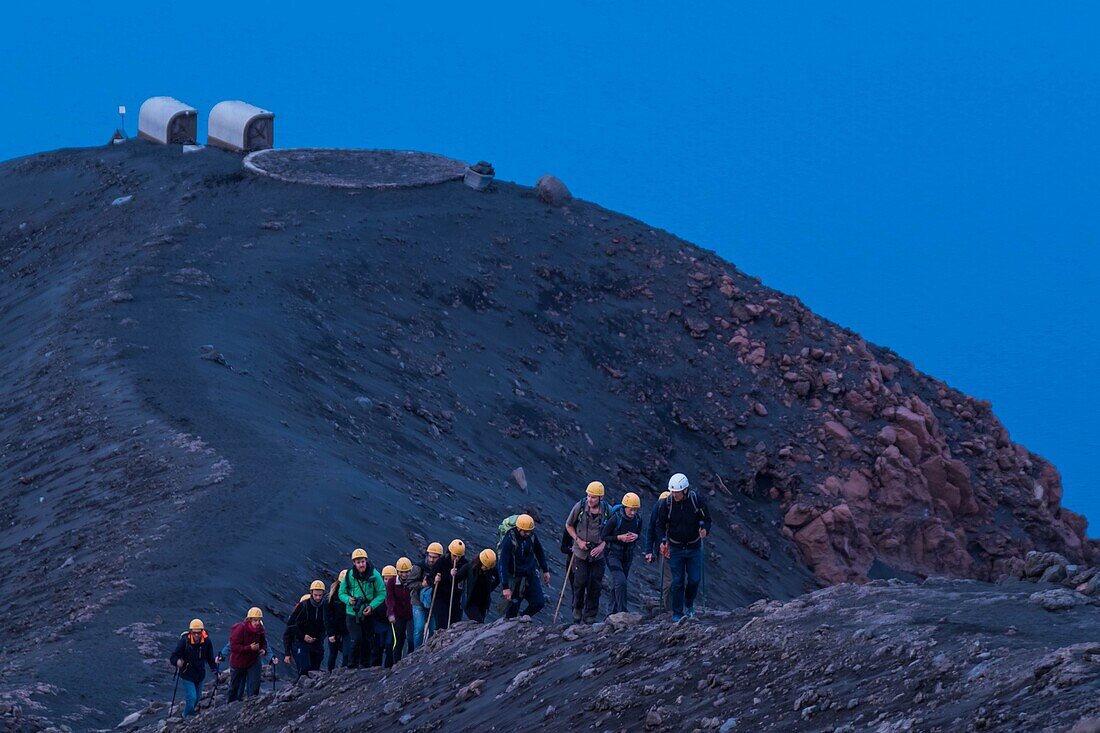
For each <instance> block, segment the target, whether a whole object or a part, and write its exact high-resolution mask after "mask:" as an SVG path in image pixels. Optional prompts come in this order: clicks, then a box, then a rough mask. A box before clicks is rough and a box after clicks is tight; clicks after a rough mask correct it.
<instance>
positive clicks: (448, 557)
mask: <svg viewBox="0 0 1100 733" xmlns="http://www.w3.org/2000/svg"><path fill="white" fill-rule="evenodd" d="M468 562H469V561H468V560H467V559H466V543H465V542H463V541H462V540H451V544H449V545H447V553H446V554H445V555H443V556H442V557H440V558H439V559H438V560H436V562H435V565H434V566H432V570H431V573H430V575H429V576H428V581H429V582H430V583H431V585H432V587H433V588H435V590H434V591H433V593H436V594H437V598H436V599H435V601H434V602H433V603H432V618H433V619H434V620H435V627H434V628H436V629H446V628H449V627H450V625H451V624H453V623H454V622H455V621H461V620H462V591H461V590H459V588H458V582H459V581H458V579H457V576H458V571H459V569H460V568H464V567H466V565H467V563H468Z"/></svg>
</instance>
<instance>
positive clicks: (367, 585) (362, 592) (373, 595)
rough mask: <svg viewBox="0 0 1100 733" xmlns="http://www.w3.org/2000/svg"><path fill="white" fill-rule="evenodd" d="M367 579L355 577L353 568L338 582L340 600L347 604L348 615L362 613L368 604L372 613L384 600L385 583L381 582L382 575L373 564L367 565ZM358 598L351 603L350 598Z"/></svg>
mask: <svg viewBox="0 0 1100 733" xmlns="http://www.w3.org/2000/svg"><path fill="white" fill-rule="evenodd" d="M367 574H368V579H367V580H359V578H356V577H355V570H354V568H353V569H351V570H348V574H347V575H345V576H344V582H343V583H341V584H340V591H339V596H340V600H341V601H343V602H344V605H345V606H347V614H348V616H353V617H354V616H355V615H356V614H357V613H362V611H363V609H364V608H366V607H367V606H368V605H369V606H370V607H371V614H372V615H373V614H374V613H375V612H376V611H377V610H378V609H379V608H380V607H381V606H382V605H383V604H384V603H385V602H386V584H385V583H383V582H382V575H381V574H380V573H379V572H378V571H377V570H375V569H374V567H373V566H371V565H368V566H367ZM352 598H358V599H359V602H358V603H356V604H355V605H354V606H352V605H351V599H352Z"/></svg>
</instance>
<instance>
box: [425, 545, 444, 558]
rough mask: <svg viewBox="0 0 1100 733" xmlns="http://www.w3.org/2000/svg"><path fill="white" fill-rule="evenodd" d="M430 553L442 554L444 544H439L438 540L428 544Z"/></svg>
mask: <svg viewBox="0 0 1100 733" xmlns="http://www.w3.org/2000/svg"><path fill="white" fill-rule="evenodd" d="M428 554H429V555H442V554H443V545H441V544H439V543H438V542H433V543H432V544H430V545H428Z"/></svg>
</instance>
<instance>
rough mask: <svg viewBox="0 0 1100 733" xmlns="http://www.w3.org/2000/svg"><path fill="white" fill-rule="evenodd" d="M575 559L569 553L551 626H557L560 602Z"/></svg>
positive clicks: (574, 556)
mask: <svg viewBox="0 0 1100 733" xmlns="http://www.w3.org/2000/svg"><path fill="white" fill-rule="evenodd" d="M574 558H576V555H574V554H573V553H572V552H570V553H569V564H568V565H566V566H565V577H564V578H562V581H561V594H560V595H559V596H558V607H557V608H555V609H554V622H553V623H552V624H551V626H557V625H558V613H560V612H561V602H562V601H563V600H565V586H567V585H568V584H569V573H570V572H571V571H572V570H573V559H574Z"/></svg>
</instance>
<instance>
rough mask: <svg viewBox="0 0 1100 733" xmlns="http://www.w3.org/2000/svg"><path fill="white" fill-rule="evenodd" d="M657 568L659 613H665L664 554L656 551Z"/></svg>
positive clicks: (658, 550)
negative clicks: (658, 573)
mask: <svg viewBox="0 0 1100 733" xmlns="http://www.w3.org/2000/svg"><path fill="white" fill-rule="evenodd" d="M657 567H658V569H659V571H660V575H661V577H660V578H659V579H658V581H657V597H658V598H659V599H660V600H659V603H660V608H661V613H664V612H665V553H663V552H661V550H660V548H658V549H657Z"/></svg>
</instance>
